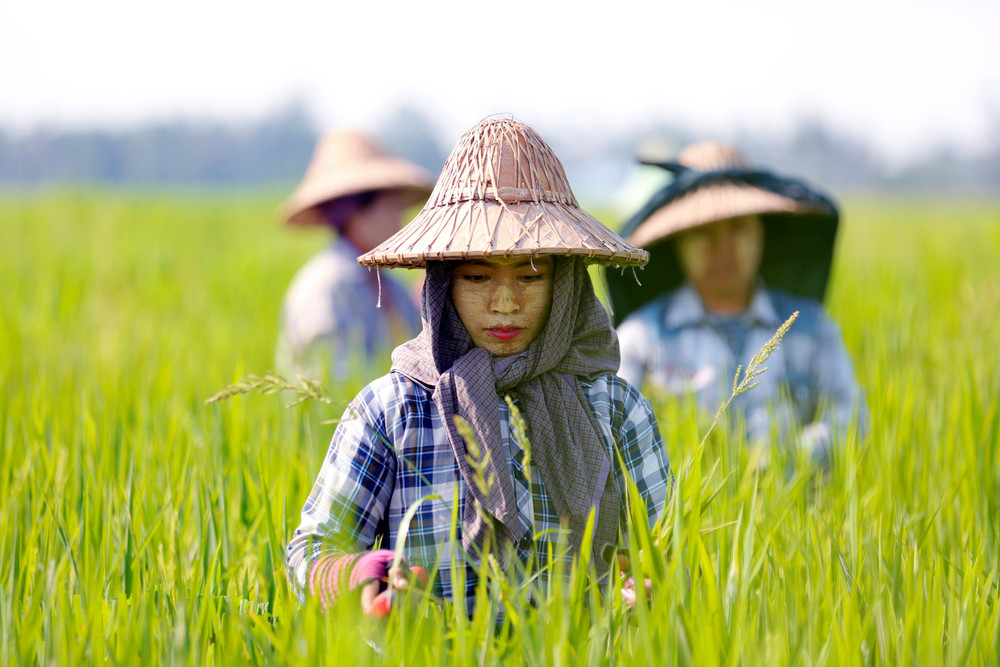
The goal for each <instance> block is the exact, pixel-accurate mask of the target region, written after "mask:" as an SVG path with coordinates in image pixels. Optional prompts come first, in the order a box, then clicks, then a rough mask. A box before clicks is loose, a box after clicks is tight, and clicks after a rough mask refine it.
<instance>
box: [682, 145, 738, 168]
mask: <svg viewBox="0 0 1000 667" xmlns="http://www.w3.org/2000/svg"><path fill="white" fill-rule="evenodd" d="M677 162H679V163H680V164H682V165H684V166H685V167H690V168H691V169H697V170H698V171H722V170H724V169H747V168H749V165H748V164H747V161H746V160H744V159H743V156H742V155H740V153H739V151H737V150H736V149H735V148H733V147H732V146H730V145H729V144H724V143H722V142H721V141H702V142H699V143H696V144H691V145H690V146H688V147H687V148H685V149H684V150H682V151H681V152H680V155H678V156H677Z"/></svg>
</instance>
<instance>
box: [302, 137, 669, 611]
mask: <svg viewBox="0 0 1000 667" xmlns="http://www.w3.org/2000/svg"><path fill="white" fill-rule="evenodd" d="M645 261H646V254H645V253H644V252H643V251H640V250H636V249H635V248H633V247H631V246H629V245H628V244H626V243H625V242H624V241H622V239H621V238H619V237H618V236H616V235H615V234H613V233H612V232H610V230H608V229H607V228H606V227H604V226H603V225H601V223H600V222H598V221H597V220H595V219H594V218H592V217H590V216H589V215H587V214H586V213H584V212H583V211H582V210H581V209H580V208H579V207H578V206H577V204H576V200H575V198H574V197H573V194H572V191H571V190H570V188H569V184H568V182H566V177H565V173H564V172H563V169H562V165H561V164H560V163H559V161H558V159H557V158H556V157H555V155H553V154H552V152H551V149H549V147H548V146H547V145H546V144H545V142H544V141H542V139H541V138H540V137H538V135H537V134H536V133H534V131H533V130H531V129H530V128H528V127H527V126H525V125H523V124H522V123H519V122H516V121H513V120H510V119H503V118H500V119H497V118H494V119H487V120H485V121H482V122H480V123H479V124H477V125H476V126H475V127H473V128H472V129H470V130H469V131H468V132H466V134H465V135H463V137H462V138H461V139H460V141H459V143H458V145H457V146H456V148H455V150H454V151H453V152H452V155H451V156H450V157H449V158H448V162H447V163H446V164H445V168H444V172H443V173H442V176H441V178H440V179H439V181H438V184H437V186H436V188H435V190H434V193H433V194H432V195H431V199H430V200H429V201H428V204H427V206H426V207H425V208H424V210H423V211H421V213H420V215H418V216H417V218H416V219H414V220H413V221H412V222H411V223H410V224H409V225H408V226H407V227H406V228H404V229H403V230H401V231H400V232H399V233H398V234H396V235H395V236H393V237H391V238H390V239H389V240H387V241H386V242H385V243H383V244H382V245H381V246H379V247H377V248H375V249H374V250H372V251H371V252H369V253H367V254H365V255H363V256H362V257H360V258H359V262H360V263H361V264H362V265H367V266H408V267H409V266H425V267H426V269H427V272H426V279H425V282H424V287H423V294H422V321H423V330H422V332H421V333H420V334H419V335H418V336H417V337H416V338H415V339H413V340H411V341H409V342H408V343H405V344H404V345H402V346H400V347H399V348H397V349H396V350H395V352H394V353H393V357H392V359H393V364H392V369H391V371H390V372H389V374H388V375H386V376H384V377H382V378H379V379H378V380H375V381H374V382H372V383H371V384H369V385H368V386H367V387H366V388H365V389H364V390H362V392H361V393H360V394H359V395H358V396H357V397H356V398H355V399H354V401H353V402H352V403H351V405H350V406H349V407H348V409H347V411H346V413H345V415H344V418H343V419H342V420H341V422H340V423H339V425H338V427H337V429H336V432H335V433H334V435H333V440H332V442H331V444H330V449H329V452H328V453H327V456H326V458H325V459H324V461H323V465H322V468H321V470H320V473H319V477H318V478H317V480H316V484H315V485H314V487H313V490H312V493H311V494H310V496H309V498H308V500H307V501H306V504H305V507H304V508H303V511H302V521H301V523H300V525H299V527H298V529H296V531H295V534H294V536H293V538H292V540H291V542H290V544H289V546H288V553H287V564H288V568H289V572H290V574H291V579H292V581H293V583H294V585H295V587H296V589H297V590H298V591H299V593H300V595H301V596H303V597H304V596H306V595H310V594H316V595H319V596H320V598H321V601H322V602H323V604H324V605H326V604H329V603H330V602H332V601H333V600H334V599H335V598H336V597H337V595H338V594H339V593H340V592H341V591H343V590H344V589H345V588H348V587H350V588H353V587H355V586H358V585H363V586H364V588H363V590H362V605H363V607H364V608H365V611H372V610H374V611H376V612H378V613H384V612H385V611H387V610H388V606H389V604H390V602H389V601H390V596H391V591H392V589H393V587H395V586H405V585H406V578H405V577H404V576H403V575H402V573H400V572H392V573H389V572H388V571H387V570H388V564H389V562H390V561H391V559H392V552H391V551H390V550H393V549H395V548H396V547H397V540H398V538H399V536H400V535H399V531H400V528H401V524H402V522H403V517H404V515H405V514H406V512H407V510H409V509H410V508H413V507H414V506H416V505H418V504H419V506H417V507H416V509H415V514H414V516H413V518H412V520H411V522H410V524H409V528H408V532H407V534H406V539H405V544H404V545H403V549H402V551H403V555H404V557H405V559H406V562H407V563H408V564H409V566H410V567H412V568H413V569H417V568H418V567H419V568H421V569H423V570H425V571H426V570H429V571H432V572H436V576H435V577H434V580H433V582H432V591H433V592H434V593H435V594H437V595H439V596H441V597H442V598H448V599H456V600H458V599H461V598H462V597H464V598H465V599H466V600H470V599H471V598H472V596H473V595H474V591H475V587H476V581H477V579H476V572H475V568H474V566H475V564H476V563H478V562H479V558H480V556H481V554H482V553H483V550H484V549H487V548H493V550H494V553H497V554H499V555H501V558H502V565H503V566H504V567H505V568H509V567H515V566H516V564H517V563H519V562H527V561H528V560H529V559H533V560H534V562H535V563H541V562H544V561H543V559H544V556H545V554H546V553H547V552H548V550H549V547H550V544H551V543H553V542H558V541H559V540H560V539H561V538H562V537H561V536H564V539H565V540H566V543H567V544H568V546H569V551H568V553H569V554H570V555H572V554H573V553H575V552H578V551H579V546H580V540H581V536H582V532H583V530H584V526H585V524H586V522H587V519H588V515H589V514H590V512H592V511H593V512H594V513H595V522H594V523H595V531H594V540H593V553H594V558H593V561H592V562H594V563H595V566H596V567H597V568H598V570H599V573H603V570H604V569H605V567H606V565H605V558H604V555H605V554H606V553H607V548H608V547H609V545H610V546H616V545H617V540H618V532H619V525H620V523H621V521H622V519H623V518H624V517H625V515H626V509H625V506H624V501H623V498H624V496H625V476H626V475H628V477H629V478H631V479H632V480H633V481H634V482H635V484H636V485H637V488H638V491H639V493H640V495H641V496H642V497H643V500H644V501H645V505H646V507H647V510H648V517H647V518H648V520H649V521H650V522H652V521H654V520H655V519H656V517H657V516H658V515H659V513H660V511H661V510H662V509H663V507H664V505H665V503H666V499H667V497H668V493H669V492H670V490H671V477H670V470H669V463H668V459H667V455H666V452H665V451H664V448H663V442H662V440H661V438H660V433H659V430H658V428H657V424H656V420H655V418H654V417H653V414H652V411H651V409H650V406H649V404H648V402H647V401H646V399H645V398H643V396H642V395H641V394H639V392H638V391H637V390H636V389H635V388H634V387H632V386H631V385H629V384H628V383H627V382H625V381H624V380H622V379H621V378H620V377H618V376H617V375H615V372H616V370H617V368H618V365H619V350H618V341H617V338H616V336H615V333H614V330H613V329H612V327H611V322H610V320H609V318H608V315H607V313H606V312H605V310H604V307H603V306H602V305H601V303H600V302H599V301H598V300H597V297H596V296H595V295H594V290H593V287H592V285H591V282H590V277H589V274H588V272H587V267H586V263H587V262H602V263H608V264H611V263H613V264H618V265H624V266H628V265H638V264H642V263H645ZM507 399H509V400H510V404H513V405H516V406H517V408H518V412H519V413H520V415H521V417H522V418H523V425H524V426H523V429H524V432H521V431H520V430H519V428H520V427H519V426H518V424H519V422H518V421H517V420H512V419H511V410H510V407H509V405H508V402H507ZM456 418H461V419H456ZM463 422H464V424H466V425H467V426H468V429H469V430H464V429H462V424H463ZM460 430H461V431H462V432H463V433H465V435H467V436H470V437H474V439H475V443H476V444H477V445H478V447H468V445H467V442H466V440H465V438H464V437H463V435H462V433H460ZM470 431H471V433H470ZM525 443H530V464H529V465H528V466H527V469H526V468H525V465H524V461H525V454H526V452H525V451H524V449H523V448H522V444H525ZM470 450H471V453H470ZM487 454H488V456H485V455H487ZM619 461H621V464H620V463H619ZM477 463H478V464H479V465H477ZM481 466H484V467H481ZM483 480H489V481H490V483H484V482H483ZM456 501H457V503H458V507H457V508H456V507H454V503H455V502H456ZM456 513H457V514H456ZM456 515H457V516H458V517H459V520H460V525H456V526H453V520H452V517H453V516H456ZM376 544H380V545H381V547H383V548H382V549H381V550H378V551H371V548H372V547H373V546H374V545H376ZM463 569H464V590H457V591H456V590H455V588H456V586H457V584H458V582H456V581H454V578H453V577H454V575H455V574H456V573H459V572H461V571H462V570H463ZM387 575H388V579H389V580H390V581H385V580H386V578H387ZM383 589H386V590H383Z"/></svg>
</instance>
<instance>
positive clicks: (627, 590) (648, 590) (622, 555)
mask: <svg viewBox="0 0 1000 667" xmlns="http://www.w3.org/2000/svg"><path fill="white" fill-rule="evenodd" d="M618 569H619V570H620V571H621V573H622V576H624V577H627V578H626V579H625V581H624V582H622V589H621V590H622V600H624V601H625V604H627V605H628V606H630V607H634V606H635V603H636V601H637V599H638V595H637V594H636V589H635V579H634V578H633V577H630V576H628V575H629V572H631V569H632V568H631V563H630V561H629V557H628V552H625V551H619V552H618ZM642 583H643V587H642V590H643V591H644V592H645V598H644V599H647V600H648V599H650V598H651V597H652V596H653V582H652V580H650V579H649V577H645V578H643V580H642Z"/></svg>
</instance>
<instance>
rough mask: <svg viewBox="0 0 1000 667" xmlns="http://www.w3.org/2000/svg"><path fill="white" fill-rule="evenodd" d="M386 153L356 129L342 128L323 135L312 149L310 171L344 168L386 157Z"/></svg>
mask: <svg viewBox="0 0 1000 667" xmlns="http://www.w3.org/2000/svg"><path fill="white" fill-rule="evenodd" d="M387 156H388V153H386V151H385V150H383V149H382V147H381V146H379V145H378V144H376V143H375V142H374V141H372V140H371V139H370V138H369V137H368V136H367V135H365V134H364V133H362V132H360V131H358V130H342V131H339V132H331V133H329V134H327V135H325V136H324V137H323V138H322V139H321V140H320V142H319V144H317V146H316V150H315V151H313V158H312V162H311V163H310V165H309V170H310V171H325V170H332V169H346V168H350V167H352V166H354V165H357V164H360V163H364V162H369V161H371V160H375V159H378V158H384V157H387Z"/></svg>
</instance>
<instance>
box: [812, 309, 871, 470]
mask: <svg viewBox="0 0 1000 667" xmlns="http://www.w3.org/2000/svg"><path fill="white" fill-rule="evenodd" d="M816 350H817V352H816V357H815V361H814V365H813V372H814V377H815V383H816V392H817V394H818V396H819V406H818V408H819V410H818V412H817V421H816V422H814V423H813V424H809V425H807V426H805V427H804V428H803V437H804V439H805V442H804V445H805V446H807V447H810V448H812V449H814V450H815V454H816V456H818V457H820V458H825V456H826V449H827V448H828V447H829V444H830V439H831V437H832V435H833V433H832V432H833V431H836V432H839V433H844V432H846V431H847V429H848V428H850V426H851V425H856V426H857V427H858V428H859V433H861V434H863V433H864V432H865V431H866V430H867V419H868V416H867V406H866V405H865V400H864V396H863V394H862V392H861V390H860V388H859V387H858V383H857V381H856V380H855V377H854V367H853V365H852V363H851V357H850V355H849V354H848V353H847V348H845V347H844V341H843V338H842V337H841V334H840V329H839V328H838V327H837V325H836V323H835V322H834V321H833V320H832V319H831V318H830V317H828V316H827V315H826V314H822V315H820V317H819V319H818V321H817V328H816Z"/></svg>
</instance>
